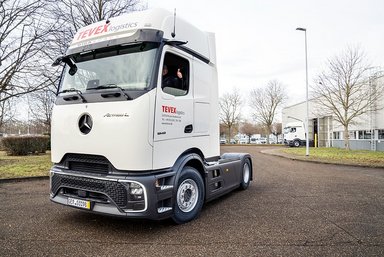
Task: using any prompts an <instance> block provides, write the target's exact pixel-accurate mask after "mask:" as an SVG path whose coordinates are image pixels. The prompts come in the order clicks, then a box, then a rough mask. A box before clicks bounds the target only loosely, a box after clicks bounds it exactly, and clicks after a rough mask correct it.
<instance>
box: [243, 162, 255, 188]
mask: <svg viewBox="0 0 384 257" xmlns="http://www.w3.org/2000/svg"><path fill="white" fill-rule="evenodd" d="M251 167H252V166H251V161H250V160H249V159H248V158H246V159H245V160H244V162H243V170H242V179H241V183H240V188H241V189H243V190H245V189H247V188H248V186H249V183H250V182H251V172H252V168H251Z"/></svg>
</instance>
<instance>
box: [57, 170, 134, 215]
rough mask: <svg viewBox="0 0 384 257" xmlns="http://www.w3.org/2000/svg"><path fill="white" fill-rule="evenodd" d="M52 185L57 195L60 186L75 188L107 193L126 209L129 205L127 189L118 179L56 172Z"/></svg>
mask: <svg viewBox="0 0 384 257" xmlns="http://www.w3.org/2000/svg"><path fill="white" fill-rule="evenodd" d="M51 186H52V189H51V190H52V193H53V194H55V195H56V194H57V192H58V190H59V189H60V188H75V189H81V190H85V191H90V192H98V193H102V194H105V195H106V196H108V197H109V198H110V199H111V200H112V201H113V202H115V203H116V205H117V206H119V207H120V208H122V209H124V208H126V207H127V189H126V188H125V186H123V185H122V184H121V183H119V182H116V181H109V180H100V179H93V178H84V177H74V176H68V175H62V174H57V173H55V174H53V176H52V182H51Z"/></svg>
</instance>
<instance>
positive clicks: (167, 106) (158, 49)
mask: <svg viewBox="0 0 384 257" xmlns="http://www.w3.org/2000/svg"><path fill="white" fill-rule="evenodd" d="M60 64H64V70H63V75H62V78H61V82H60V86H59V91H58V96H57V100H56V103H55V106H54V109H53V114H52V126H51V129H52V131H51V135H52V142H51V144H52V146H51V148H52V151H51V154H52V162H53V163H54V166H53V167H52V169H51V200H52V201H53V202H56V203H60V204H64V205H69V206H72V207H76V208H80V209H85V210H88V211H93V212H99V213H104V214H112V215H118V216H126V217H133V218H134V217H141V218H149V219H163V218H168V217H172V218H173V219H174V220H175V221H176V222H177V223H184V222H187V221H190V220H192V219H194V218H195V217H196V216H197V215H198V213H199V211H200V209H201V207H202V205H203V203H204V202H206V201H209V200H212V199H214V198H217V197H218V196H220V195H222V194H224V193H226V192H229V191H230V190H233V189H235V188H238V187H241V188H244V189H245V188H247V187H248V185H249V183H250V181H251V180H252V160H251V157H250V156H249V155H248V154H237V153H234V154H225V155H222V156H220V149H219V125H218V84H217V67H216V52H215V37H214V34H213V33H209V32H204V31H201V30H199V29H197V28H196V27H194V26H193V25H192V24H189V23H188V22H186V21H184V20H182V19H180V18H177V17H176V16H175V15H174V14H172V13H170V12H168V11H165V10H162V9H154V10H147V11H141V12H135V13H130V14H127V15H124V16H120V17H116V18H111V19H109V20H107V21H100V22H98V23H95V24H92V25H89V26H87V27H84V28H82V29H80V30H79V31H78V32H77V34H76V35H75V36H74V39H73V41H72V43H71V45H70V47H69V48H68V51H67V53H66V55H65V56H61V57H59V58H58V59H57V60H56V61H55V63H54V65H60Z"/></svg>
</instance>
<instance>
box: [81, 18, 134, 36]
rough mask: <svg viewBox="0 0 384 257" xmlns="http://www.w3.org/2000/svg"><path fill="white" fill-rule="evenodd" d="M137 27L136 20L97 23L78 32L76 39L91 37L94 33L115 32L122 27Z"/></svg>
mask: <svg viewBox="0 0 384 257" xmlns="http://www.w3.org/2000/svg"><path fill="white" fill-rule="evenodd" d="M135 27H137V22H127V23H123V24H116V25H111V23H106V24H103V25H99V26H97V27H93V28H90V29H86V30H84V31H81V32H79V36H78V37H77V40H81V39H85V38H88V37H92V36H94V35H98V34H103V33H107V32H117V31H120V30H122V29H129V28H135Z"/></svg>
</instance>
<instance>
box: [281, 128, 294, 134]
mask: <svg viewBox="0 0 384 257" xmlns="http://www.w3.org/2000/svg"><path fill="white" fill-rule="evenodd" d="M293 132H296V128H292V127H285V128H284V134H288V133H293Z"/></svg>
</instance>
